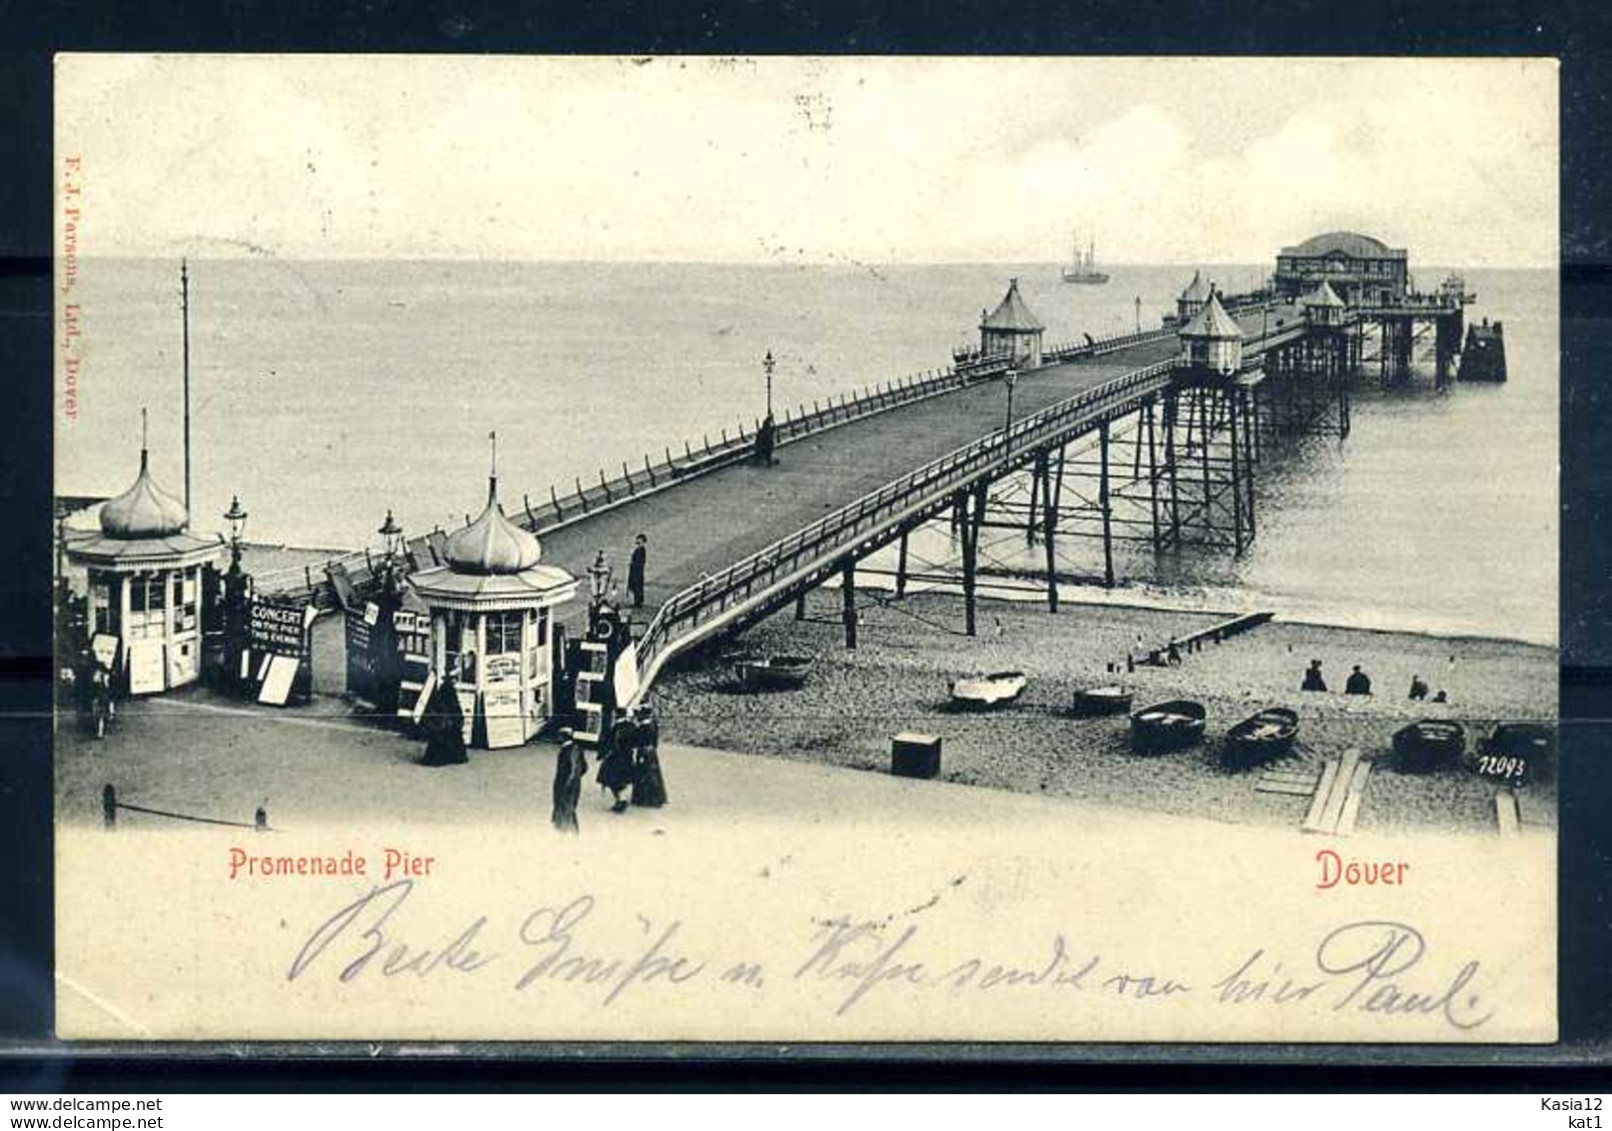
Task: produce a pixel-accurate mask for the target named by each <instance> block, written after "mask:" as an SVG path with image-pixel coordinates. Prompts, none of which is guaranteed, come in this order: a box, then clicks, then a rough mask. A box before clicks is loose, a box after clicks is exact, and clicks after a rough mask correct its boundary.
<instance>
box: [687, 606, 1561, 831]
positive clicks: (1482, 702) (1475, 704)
mask: <svg viewBox="0 0 1612 1131" xmlns="http://www.w3.org/2000/svg"><path fill="white" fill-rule="evenodd" d="M840 601H841V595H840V594H839V593H838V592H836V591H832V590H828V591H820V592H818V593H816V594H814V595H813V598H812V599H811V600H810V601H809V602H808V605H807V610H806V612H807V615H806V620H805V621H796V620H795V618H794V613H793V611H792V610H786V611H784V612H782V613H780V614H777V615H776V616H774V617H772V618H771V619H769V620H768V621H766V622H764V623H762V624H761V625H759V626H757V627H756V628H755V629H753V630H751V631H750V632H749V633H748V634H746V636H745V637H744V638H743V639H742V640H741V641H739V642H738V643H737V644H736V645H734V646H730V647H729V648H728V649H727V650H725V651H723V652H720V653H716V654H709V653H708V654H707V655H705V656H704V657H701V658H700V659H699V660H698V661H697V662H690V663H687V664H686V665H684V666H683V667H681V668H680V669H678V670H676V671H674V672H672V673H671V674H669V675H667V676H663V678H662V681H661V682H660V683H659V684H658V686H657V690H656V699H657V702H658V704H659V708H660V712H661V718H662V731H663V734H665V735H666V736H667V737H669V738H672V739H674V740H675V741H677V742H680V743H687V744H690V745H694V746H708V747H714V748H718V749H724V750H731V751H738V752H742V753H748V754H754V755H761V756H766V757H774V758H787V759H794V760H800V761H808V762H814V763H820V764H826V765H833V766H841V767H845V768H849V769H856V770H864V771H869V772H878V773H887V772H888V771H889V768H890V740H891V737H892V736H893V735H895V734H896V733H898V732H902V731H915V732H919V733H925V734H930V735H936V736H939V737H940V738H941V739H942V742H943V753H942V769H941V774H940V776H941V778H942V779H943V780H946V781H951V782H956V783H961V784H967V785H974V786H981V787H986V788H992V789H1002V790H1011V791H1015V792H1020V793H1027V794H1043V795H1048V796H1056V797H1066V798H1072V799H1080V800H1084V801H1090V802H1094V803H1098V804H1103V805H1111V806H1122V807H1127V808H1133V809H1140V810H1145V811H1151V812H1157V813H1168V814H1173V815H1180V816H1197V817H1211V818H1214V819H1217V820H1221V821H1228V822H1233V823H1239V824H1270V825H1292V826H1295V827H1296V826H1297V824H1298V823H1299V822H1300V821H1301V820H1302V818H1303V815H1304V812H1305V808H1306V805H1307V801H1306V799H1305V798H1302V797H1295V796H1292V795H1284V794H1276V793H1264V792H1259V791H1257V790H1256V789H1255V788H1254V785H1255V782H1256V780H1257V778H1258V776H1259V770H1257V769H1254V770H1242V771H1236V772H1234V771H1230V770H1227V769H1225V768H1223V767H1222V765H1221V762H1220V746H1221V740H1222V739H1223V736H1224V734H1225V732H1226V730H1227V729H1229V728H1230V727H1231V726H1233V725H1234V724H1235V723H1237V722H1239V721H1241V720H1242V719H1244V718H1246V717H1247V716H1249V715H1251V714H1253V713H1254V712H1255V711H1258V710H1260V709H1262V708H1264V707H1268V706H1286V707H1290V708H1292V709H1294V710H1296V711H1297V712H1298V714H1299V719H1300V726H1299V733H1298V740H1297V742H1296V744H1295V752H1294V759H1293V761H1294V762H1296V763H1299V764H1313V765H1318V764H1319V763H1320V762H1321V761H1322V760H1323V759H1325V758H1328V757H1333V756H1339V755H1341V754H1343V753H1344V752H1345V751H1346V750H1349V749H1354V750H1357V751H1358V752H1359V753H1360V754H1361V755H1362V756H1364V757H1367V758H1375V760H1376V764H1377V772H1375V773H1374V774H1373V775H1372V780H1371V784H1370V787H1369V790H1368V793H1367V796H1366V800H1365V804H1364V805H1363V807H1362V810H1361V813H1360V819H1359V826H1358V827H1359V828H1360V829H1361V830H1362V831H1365V830H1369V829H1372V828H1383V829H1388V828H1393V829H1408V828H1426V829H1434V828H1439V829H1459V830H1466V831H1471V832H1475V833H1490V834H1492V833H1493V831H1494V827H1495V814H1494V801H1493V798H1494V793H1495V786H1494V784H1493V783H1492V782H1489V781H1486V780H1484V779H1481V778H1479V777H1478V776H1477V775H1476V774H1474V773H1473V772H1472V771H1471V769H1470V768H1468V767H1466V766H1453V767H1450V768H1447V769H1444V770H1440V771H1438V772H1435V773H1431V774H1409V773H1400V772H1398V771H1397V770H1396V769H1394V768H1393V760H1392V759H1391V758H1389V757H1387V754H1388V750H1389V744H1390V741H1391V737H1392V734H1393V732H1394V731H1395V730H1397V729H1399V728H1400V727H1402V726H1404V725H1405V724H1406V723H1408V722H1413V721H1415V720H1417V719H1423V718H1438V719H1448V720H1453V721H1457V722H1460V723H1461V724H1462V725H1463V726H1464V727H1465V728H1466V732H1467V749H1468V751H1469V752H1470V751H1471V750H1472V749H1473V748H1474V747H1475V745H1476V744H1477V742H1478V741H1479V739H1480V738H1481V737H1483V736H1484V735H1486V734H1487V733H1488V732H1489V730H1490V729H1491V728H1492V727H1493V725H1494V724H1495V723H1496V722H1498V721H1524V720H1526V721H1543V722H1547V723H1549V722H1553V720H1554V718H1555V714H1556V667H1557V658H1556V652H1555V650H1554V649H1552V648H1548V647H1543V646H1539V645H1534V644H1525V643H1520V642H1516V641H1506V640H1496V639H1483V638H1472V637H1439V636H1430V635H1422V634H1414V633H1393V632H1378V631H1368V630H1362V629H1354V628H1340V627H1331V626H1322V625H1312V624H1301V623H1286V622H1282V621H1280V620H1275V621H1272V622H1270V623H1267V624H1265V625H1262V626H1260V627H1258V628H1255V629H1253V630H1251V631H1249V632H1248V633H1246V634H1244V635H1240V636H1236V637H1234V638H1231V639H1228V640H1226V641H1224V642H1222V643H1220V644H1210V643H1206V644H1204V645H1203V647H1202V648H1201V649H1200V650H1197V651H1191V652H1188V653H1186V654H1185V655H1184V657H1183V662H1182V663H1181V664H1180V665H1179V666H1172V667H1153V666H1149V665H1145V664H1143V665H1138V666H1136V667H1135V668H1134V670H1130V671H1127V670H1126V656H1127V653H1130V654H1131V656H1132V657H1133V658H1134V657H1138V656H1145V655H1146V653H1147V652H1148V651H1150V650H1152V649H1155V648H1159V647H1161V646H1163V645H1164V644H1165V643H1166V642H1167V641H1168V640H1170V639H1171V638H1184V637H1186V636H1188V635H1190V634H1191V633H1194V632H1197V631H1200V630H1202V629H1204V628H1207V627H1210V626H1211V625H1214V624H1217V623H1220V622H1222V621H1224V620H1226V619H1227V616H1226V615H1221V614H1214V613H1201V612H1179V611H1173V610H1168V609H1157V608H1142V607H1132V606H1119V605H1100V606H1099V605H1067V604H1066V605H1064V606H1063V607H1061V608H1060V610H1059V612H1057V613H1056V614H1053V613H1049V612H1048V611H1047V609H1046V608H1045V606H1044V605H1038V604H1031V603H1028V602H1024V601H1008V600H991V599H982V600H981V602H980V606H979V609H980V612H979V627H978V635H976V636H975V637H973V638H970V637H967V636H965V635H963V633H962V627H963V610H962V601H961V598H959V597H957V596H955V595H948V594H941V593H925V594H918V595H914V596H909V597H908V598H906V599H905V600H903V601H901V602H894V601H892V600H891V599H890V598H889V596H888V595H887V594H875V593H873V592H871V591H869V592H859V593H858V599H857V603H858V607H859V627H858V637H859V640H858V647H857V648H856V649H855V650H854V651H851V650H847V649H846V648H845V647H844V636H843V628H842V625H841V622H840ZM778 653H784V654H792V655H805V656H810V657H812V658H813V659H814V661H815V663H814V666H813V669H812V673H811V675H810V677H809V678H808V679H807V681H806V683H805V685H804V686H803V687H801V688H800V689H798V690H790V691H772V692H760V693H754V694H750V693H745V692H744V691H743V690H742V689H741V687H740V686H739V683H738V679H737V676H736V672H735V665H736V662H737V660H738V658H739V657H740V656H741V655H769V654H778ZM1312 659H1320V660H1321V661H1322V664H1323V672H1324V674H1325V677H1326V679H1327V681H1328V686H1329V689H1330V690H1329V691H1328V692H1326V693H1301V692H1300V691H1299V690H1298V687H1299V683H1300V681H1301V679H1302V676H1303V672H1304V669H1305V667H1306V666H1307V665H1308V663H1309V661H1310V660H1312ZM1356 664H1359V665H1360V666H1361V668H1362V669H1363V670H1364V671H1365V672H1366V673H1367V674H1368V675H1369V676H1370V677H1371V679H1372V681H1373V694H1372V695H1370V696H1346V695H1343V694H1342V693H1341V692H1342V689H1343V684H1344V681H1345V679H1346V677H1347V676H1348V674H1349V672H1350V670H1351V669H1352V667H1353V666H1354V665H1356ZM1111 665H1112V667H1111ZM1010 669H1017V670H1021V671H1023V672H1025V673H1026V675H1027V676H1028V677H1029V682H1028V685H1027V687H1026V689H1025V691H1024V694H1023V695H1022V697H1021V698H1020V699H1019V701H1018V702H1017V703H1014V704H1012V705H1009V706H1006V707H1004V708H1001V709H999V710H996V711H992V712H988V713H969V714H958V713H954V712H953V711H951V710H950V709H949V706H948V687H949V683H950V681H951V680H953V679H956V678H959V677H963V676H968V675H972V674H979V673H985V672H992V671H1000V670H1010ZM1413 675H1420V676H1421V677H1422V678H1423V679H1424V680H1425V681H1426V682H1427V683H1428V685H1429V687H1430V688H1432V689H1433V690H1434V691H1435V692H1436V691H1437V690H1440V689H1442V690H1444V691H1445V692H1446V694H1447V696H1448V699H1449V702H1448V703H1446V704H1434V703H1432V702H1414V701H1411V700H1409V699H1408V698H1407V696H1406V693H1407V690H1408V688H1409V685H1410V681H1411V677H1412V676H1413ZM1110 683H1118V684H1120V685H1122V686H1124V687H1125V688H1126V689H1127V690H1129V691H1131V692H1132V693H1133V695H1134V697H1135V705H1136V707H1138V708H1140V707H1142V706H1144V705H1145V704H1147V703H1151V702H1158V701H1163V700H1167V699H1176V698H1185V699H1193V700H1197V701H1199V702H1201V703H1203V704H1204V705H1205V707H1206V708H1207V710H1208V721H1207V727H1206V733H1205V738H1204V741H1203V742H1202V743H1200V744H1198V745H1197V746H1195V747H1193V748H1191V749H1188V750H1185V751H1181V752H1177V753H1172V754H1162V755H1153V756H1143V755H1138V754H1133V753H1132V752H1131V751H1130V748H1129V742H1128V728H1127V720H1126V719H1125V717H1124V716H1113V717H1107V718H1076V717H1072V715H1071V712H1070V710H1069V707H1070V702H1071V698H1072V696H1073V694H1074V693H1075V692H1076V691H1077V690H1079V689H1081V688H1087V687H1093V686H1098V685H1103V684H1110ZM1518 795H1519V803H1520V805H1521V807H1522V812H1523V819H1524V822H1525V824H1528V825H1531V826H1536V827H1554V825H1555V820H1556V797H1555V783H1554V775H1553V774H1549V773H1546V774H1539V775H1536V777H1535V778H1534V780H1532V781H1530V783H1529V784H1528V785H1527V786H1525V787H1523V788H1521V789H1519V790H1518Z"/></svg>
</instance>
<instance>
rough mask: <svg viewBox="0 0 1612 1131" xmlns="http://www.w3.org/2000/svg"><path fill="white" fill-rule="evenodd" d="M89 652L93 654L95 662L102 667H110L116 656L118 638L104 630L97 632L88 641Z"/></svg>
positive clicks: (115, 660)
mask: <svg viewBox="0 0 1612 1131" xmlns="http://www.w3.org/2000/svg"><path fill="white" fill-rule="evenodd" d="M90 653H91V654H92V655H94V657H95V662H96V663H97V664H100V665H101V666H102V667H103V668H111V667H112V666H113V664H115V663H116V662H117V658H118V638H117V637H116V636H111V635H108V634H107V633H105V632H97V633H96V634H95V638H94V639H93V640H91V641H90Z"/></svg>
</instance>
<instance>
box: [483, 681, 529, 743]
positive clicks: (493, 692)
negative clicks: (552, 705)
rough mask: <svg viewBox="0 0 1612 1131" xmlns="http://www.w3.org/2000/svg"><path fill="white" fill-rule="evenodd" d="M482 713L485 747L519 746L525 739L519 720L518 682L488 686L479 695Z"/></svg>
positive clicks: (519, 691)
mask: <svg viewBox="0 0 1612 1131" xmlns="http://www.w3.org/2000/svg"><path fill="white" fill-rule="evenodd" d="M481 710H482V715H483V717H484V718H485V719H486V724H487V747H488V749H490V750H497V749H499V748H501V747H505V746H520V745H522V744H523V743H525V741H526V729H525V726H524V725H523V723H522V721H521V688H520V684H519V683H518V682H516V683H512V684H508V685H505V686H496V687H489V688H487V690H486V691H484V692H483V693H482V696H481Z"/></svg>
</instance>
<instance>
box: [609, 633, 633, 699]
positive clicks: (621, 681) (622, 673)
mask: <svg viewBox="0 0 1612 1131" xmlns="http://www.w3.org/2000/svg"><path fill="white" fill-rule="evenodd" d="M612 674H613V677H614V682H615V690H616V702H617V703H618V704H621V705H622V706H625V705H626V704H628V703H631V702H632V701H633V700H634V699H636V698H637V697H638V687H639V684H638V647H637V645H634V644H628V645H627V647H625V648H623V649H622V650H621V655H619V656H617V657H616V670H615V672H614V673H612Z"/></svg>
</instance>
